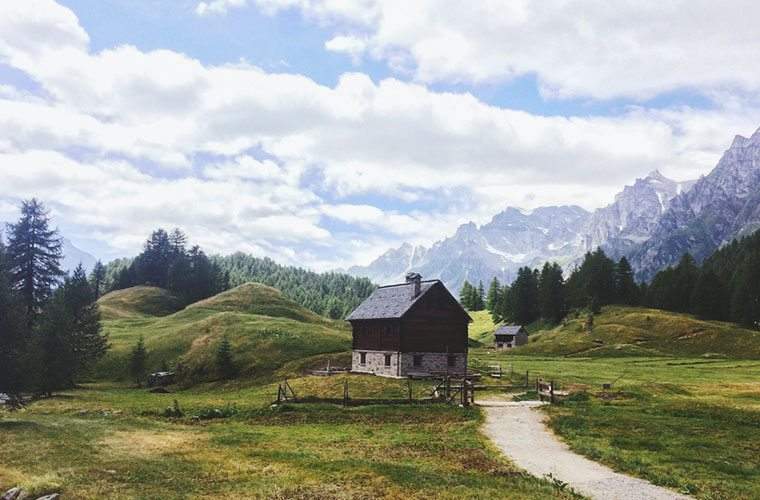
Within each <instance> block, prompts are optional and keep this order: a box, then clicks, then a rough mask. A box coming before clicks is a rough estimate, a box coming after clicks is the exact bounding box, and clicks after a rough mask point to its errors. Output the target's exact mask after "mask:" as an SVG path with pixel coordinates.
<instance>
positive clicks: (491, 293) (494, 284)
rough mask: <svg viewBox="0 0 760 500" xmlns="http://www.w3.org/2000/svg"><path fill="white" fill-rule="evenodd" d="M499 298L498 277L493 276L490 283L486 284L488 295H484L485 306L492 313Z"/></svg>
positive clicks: (499, 285) (499, 284)
mask: <svg viewBox="0 0 760 500" xmlns="http://www.w3.org/2000/svg"><path fill="white" fill-rule="evenodd" d="M500 298H501V283H499V278H497V277H495V276H494V278H493V279H492V280H491V284H490V285H489V286H488V295H487V296H486V308H487V309H488V310H489V311H490V312H491V314H492V315H493V312H494V310H495V309H496V306H497V304H498V303H499V299H500Z"/></svg>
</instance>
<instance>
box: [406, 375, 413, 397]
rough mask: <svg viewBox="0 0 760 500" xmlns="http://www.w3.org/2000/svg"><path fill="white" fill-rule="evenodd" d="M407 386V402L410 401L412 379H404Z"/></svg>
mask: <svg viewBox="0 0 760 500" xmlns="http://www.w3.org/2000/svg"><path fill="white" fill-rule="evenodd" d="M406 383H407V388H408V389H409V402H410V403H411V402H412V379H410V378H408V379H406Z"/></svg>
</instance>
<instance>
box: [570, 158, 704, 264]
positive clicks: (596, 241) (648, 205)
mask: <svg viewBox="0 0 760 500" xmlns="http://www.w3.org/2000/svg"><path fill="white" fill-rule="evenodd" d="M694 183H695V181H689V182H676V181H673V180H671V179H668V178H667V177H665V176H664V175H662V174H661V173H660V172H659V171H657V170H655V171H654V172H652V173H650V174H649V175H648V176H646V177H644V178H643V179H636V182H635V183H634V184H633V185H631V186H625V188H623V191H622V192H620V193H618V194H617V195H616V196H615V201H614V203H612V204H610V205H608V206H606V207H604V208H600V209H598V210H596V211H595V212H594V215H593V216H592V217H591V220H590V222H589V224H588V226H587V227H586V228H584V233H585V238H586V246H585V249H586V250H587V251H592V250H595V249H596V248H597V247H602V248H603V249H604V250H605V251H606V252H607V253H608V254H609V255H610V256H612V257H614V258H619V257H622V256H623V255H626V254H628V253H629V252H630V251H631V250H632V249H634V248H635V247H636V246H637V245H639V244H641V243H643V242H645V241H646V240H648V239H649V238H650V237H651V235H652V231H653V230H654V229H655V227H656V226H657V222H658V221H659V219H660V217H661V216H662V215H663V214H664V213H665V212H666V211H667V210H668V208H670V203H671V201H672V200H673V199H674V198H675V197H676V196H678V195H679V194H681V193H684V192H687V191H689V189H691V187H692V186H693V185H694Z"/></svg>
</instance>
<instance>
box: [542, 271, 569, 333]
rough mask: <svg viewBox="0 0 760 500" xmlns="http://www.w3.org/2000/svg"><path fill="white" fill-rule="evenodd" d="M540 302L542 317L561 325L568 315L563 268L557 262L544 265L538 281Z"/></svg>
mask: <svg viewBox="0 0 760 500" xmlns="http://www.w3.org/2000/svg"><path fill="white" fill-rule="evenodd" d="M538 300H539V311H540V315H541V317H542V318H543V319H544V320H546V321H549V322H551V323H555V324H556V323H559V322H560V321H562V318H564V317H565V314H566V312H567V311H566V302H565V284H564V280H563V278H562V268H561V267H560V266H559V264H557V263H556V262H554V263H552V264H549V263H548V262H547V263H545V264H544V267H543V268H542V269H541V274H540V276H539V281H538Z"/></svg>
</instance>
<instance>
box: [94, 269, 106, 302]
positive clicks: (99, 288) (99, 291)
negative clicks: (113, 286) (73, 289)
mask: <svg viewBox="0 0 760 500" xmlns="http://www.w3.org/2000/svg"><path fill="white" fill-rule="evenodd" d="M90 285H91V286H92V292H93V293H94V294H95V300H98V299H99V298H100V297H101V295H103V293H104V292H105V289H106V266H104V265H103V263H102V262H100V261H97V262H96V263H95V265H94V266H93V268H92V272H91V273H90Z"/></svg>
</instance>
